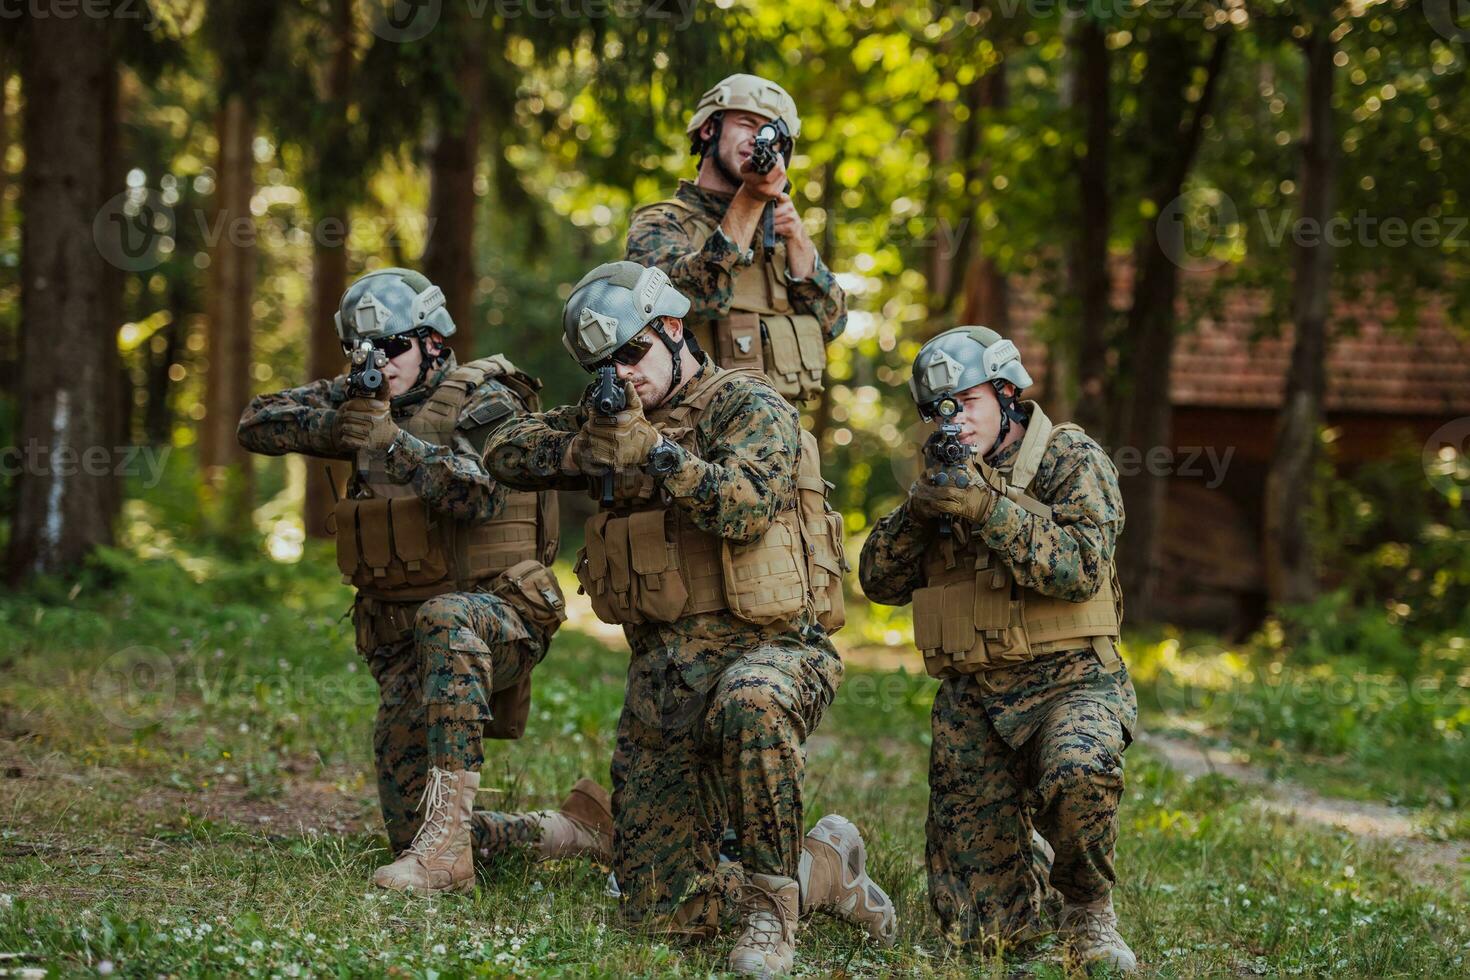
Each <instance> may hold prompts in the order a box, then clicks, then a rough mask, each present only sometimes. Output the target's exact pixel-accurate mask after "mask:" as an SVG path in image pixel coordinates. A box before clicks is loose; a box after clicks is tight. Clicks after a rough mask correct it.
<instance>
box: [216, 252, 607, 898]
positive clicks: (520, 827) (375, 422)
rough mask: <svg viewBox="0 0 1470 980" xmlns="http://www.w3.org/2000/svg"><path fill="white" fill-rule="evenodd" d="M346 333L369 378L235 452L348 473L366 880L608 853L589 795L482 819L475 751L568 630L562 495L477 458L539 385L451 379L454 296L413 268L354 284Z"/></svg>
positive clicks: (595, 799) (515, 377)
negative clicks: (528, 852)
mask: <svg viewBox="0 0 1470 980" xmlns="http://www.w3.org/2000/svg"><path fill="white" fill-rule="evenodd" d="M336 323H337V332H338V335H339V337H340V338H341V340H342V344H343V348H344V350H346V351H348V352H352V351H357V357H358V359H359V361H360V362H361V365H362V369H361V370H359V371H354V373H353V375H352V376H351V377H349V376H348V375H341V376H338V377H336V378H333V379H331V380H329V381H316V382H313V383H311V384H308V385H305V386H303V387H300V388H292V389H289V390H287V391H281V392H277V393H275V394H270V395H261V396H259V397H257V398H255V399H254V400H253V401H252V402H251V403H250V405H249V407H247V408H246V410H245V414H244V416H243V417H242V418H241V419H240V427H239V439H240V443H241V445H243V446H244V447H245V448H246V449H249V450H251V451H252V452H257V453H263V454H265V455H269V456H279V455H282V454H284V453H288V452H298V453H304V454H307V455H310V456H319V457H324V458H328V459H348V460H352V461H353V462H354V463H355V464H356V465H355V467H354V471H353V474H352V477H351V479H350V481H349V484H348V487H347V496H346V497H345V498H344V499H342V500H340V501H339V502H338V503H337V506H336V511H335V513H334V515H333V519H334V522H335V533H336V537H337V543H338V548H337V558H338V566H339V567H340V568H341V570H342V573H343V577H344V580H346V581H349V582H351V583H352V584H353V585H355V586H356V587H357V589H358V592H357V598H356V601H355V603H354V605H353V610H352V615H353V623H354V626H355V627H356V633H357V649H358V653H359V655H360V656H362V657H363V659H364V660H365V661H366V662H367V664H368V667H369V669H370V670H371V671H372V674H373V678H374V679H375V680H376V681H377V683H378V690H379V705H378V717H377V725H376V728H375V731H374V735H373V748H374V752H375V755H376V758H377V770H378V797H379V802H380V803H381V805H382V810H383V820H384V823H385V824H386V825H387V830H388V839H389V843H390V844H391V846H392V849H393V853H394V855H395V856H396V857H397V860H395V861H394V862H393V863H392V864H390V865H388V866H386V867H383V868H379V869H378V871H377V873H376V874H375V875H374V878H373V880H374V882H375V883H376V884H378V885H380V886H382V887H385V888H392V889H398V890H412V891H417V892H421V893H422V892H429V891H441V890H446V889H454V890H465V889H468V888H471V887H473V885H474V869H473V854H472V848H473V851H474V852H477V853H479V854H482V855H487V856H488V855H491V854H494V853H498V852H499V851H500V850H503V849H504V848H505V847H507V846H510V845H512V844H516V843H525V844H530V845H532V846H534V847H536V848H538V849H539V851H540V853H541V854H542V856H546V857H553V856H565V855H572V854H583V853H593V854H596V853H599V852H605V851H606V849H607V847H608V846H609V844H610V831H611V814H610V811H609V804H608V801H607V798H606V797H607V794H606V791H605V790H603V789H601V787H599V786H597V785H596V784H595V783H592V782H591V781H588V780H583V781H582V782H580V783H579V784H578V785H577V786H576V787H575V788H574V790H573V792H572V793H571V794H570V796H569V797H568V798H567V801H566V803H564V804H563V807H562V809H561V810H560V811H541V812H539V813H535V814H524V815H511V816H502V815H499V814H494V813H487V812H484V811H475V810H473V806H472V804H473V801H474V795H475V791H476V789H477V788H478V786H479V779H480V773H479V770H480V766H481V764H482V762H483V753H482V742H481V740H482V737H484V736H486V735H488V736H490V737H496V738H518V737H519V736H520V734H521V730H522V728H523V727H524V724H525V718H526V712H527V709H528V706H529V700H530V678H531V671H532V668H534V667H535V666H536V664H537V663H538V662H539V661H540V660H541V658H542V657H543V656H544V655H545V653H546V646H547V643H548V642H549V641H550V639H551V636H552V634H553V633H554V632H555V631H556V629H557V627H558V626H559V625H560V624H561V622H562V621H563V620H564V619H565V618H566V615H565V612H564V605H563V601H562V596H561V593H560V590H559V588H558V587H557V583H556V579H555V577H554V576H553V575H552V574H551V573H550V571H549V570H548V569H547V567H546V566H547V565H549V564H550V563H551V561H552V559H553V558H554V556H555V554H556V549H557V529H556V524H555V515H556V503H555V498H554V496H553V495H552V494H550V493H548V494H543V495H540V496H539V497H538V496H537V495H535V494H527V493H516V492H513V491H511V490H509V489H508V488H507V487H505V486H502V485H501V484H499V483H497V482H496V481H495V480H494V479H493V478H492V477H491V476H490V474H489V473H488V472H487V471H486V469H485V467H484V465H483V463H482V461H481V451H482V450H483V448H484V446H485V441H486V438H487V436H488V434H489V432H490V431H491V430H492V429H494V427H495V426H496V425H498V424H499V423H500V422H502V421H504V420H505V419H507V418H510V417H511V416H514V415H519V414H521V413H523V412H525V411H527V410H528V409H530V408H533V407H535V399H536V394H535V393H536V391H537V389H539V388H540V383H539V382H537V381H535V380H534V379H532V378H530V377H529V376H527V375H525V374H522V373H521V372H520V371H518V370H516V368H515V367H514V366H513V365H512V364H511V363H510V362H509V361H507V360H506V359H505V358H503V357H499V356H496V357H493V358H486V359H483V360H478V361H472V362H470V363H468V364H465V365H459V364H457V363H456V361H455V358H454V354H453V352H452V351H450V350H449V348H448V347H447V346H446V345H445V339H446V338H448V337H450V336H452V335H453V334H454V329H455V328H454V322H453V320H451V319H450V317H449V312H448V310H446V309H445V308H444V295H443V293H442V292H441V291H440V290H439V288H438V287H437V286H433V285H431V284H430V283H429V281H428V280H427V279H425V278H424V277H423V276H422V275H420V274H418V273H416V272H412V271H409V270H405V269H384V270H380V271H377V272H372V273H369V274H368V275H366V276H364V277H362V278H361V279H359V280H358V281H357V282H355V283H354V284H353V285H352V286H351V287H350V288H349V289H348V290H347V292H346V294H345V295H344V296H343V297H342V302H341V304H340V308H339V311H338V313H337V318H336ZM374 382H377V385H376V388H377V390H376V391H371V393H370V389H371V388H373V387H374ZM355 387H357V388H361V389H362V390H355Z"/></svg>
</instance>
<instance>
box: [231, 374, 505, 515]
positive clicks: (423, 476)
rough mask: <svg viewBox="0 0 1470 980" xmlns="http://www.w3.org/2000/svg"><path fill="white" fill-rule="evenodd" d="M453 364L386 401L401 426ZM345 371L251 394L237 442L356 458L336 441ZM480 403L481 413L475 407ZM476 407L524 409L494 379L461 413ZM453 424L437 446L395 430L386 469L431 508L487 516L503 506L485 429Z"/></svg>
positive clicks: (491, 411) (273, 451)
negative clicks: (449, 437)
mask: <svg viewBox="0 0 1470 980" xmlns="http://www.w3.org/2000/svg"><path fill="white" fill-rule="evenodd" d="M455 366H456V364H455V359H454V355H453V354H452V353H451V354H449V355H448V356H447V357H446V358H445V360H444V362H443V364H442V365H441V367H440V368H439V369H438V370H436V371H434V372H433V374H431V375H430V376H429V378H428V379H427V380H426V383H425V384H424V385H422V386H420V387H419V388H417V389H415V390H413V391H411V392H408V393H407V394H405V395H402V396H400V397H398V398H395V399H393V402H392V415H393V419H394V421H396V422H398V423H399V424H402V423H403V422H404V421H405V420H407V419H408V418H410V417H412V416H413V414H414V413H415V412H417V411H418V410H419V409H420V408H421V407H422V406H423V403H424V400H425V399H426V398H427V397H428V395H429V393H430V392H431V391H432V390H433V389H434V387H435V386H437V385H438V384H439V383H440V382H441V381H442V380H443V379H444V377H445V376H446V375H448V374H449V372H450V371H452V370H454V368H455ZM349 398H350V396H349V395H348V393H347V376H346V375H345V374H344V375H338V376H337V377H335V378H332V379H330V380H322V381H313V382H312V383H311V384H308V385H302V386H301V387H299V388H289V389H287V390H285V391H278V392H275V393H272V394H267V395H257V396H256V397H255V398H254V399H252V400H251V402H250V404H249V405H248V406H247V407H246V409H245V414H244V415H243V416H241V418H240V426H239V429H238V432H237V434H238V436H239V439H240V444H241V445H242V446H244V447H245V448H246V449H248V450H249V451H251V452H253V453H260V454H262V455H264V456H283V455H285V454H286V453H305V454H306V455H308V456H321V457H324V458H327V459H349V460H350V459H356V457H357V453H356V451H354V450H351V449H347V448H345V447H342V446H339V445H337V440H336V436H335V435H334V429H335V428H336V420H337V409H338V408H340V407H341V405H342V403H343V402H345V401H348V400H349ZM482 409H484V410H485V411H481V410H482ZM477 411H480V415H479V417H481V418H485V417H491V418H496V419H497V420H498V418H499V417H503V416H506V415H511V414H515V413H517V412H523V411H525V406H524V405H523V404H522V403H521V400H520V398H519V397H518V396H517V395H516V394H515V393H514V392H513V391H511V390H510V388H508V387H506V386H505V385H503V384H501V383H500V382H499V381H495V380H486V381H485V383H484V384H482V385H480V387H479V388H478V389H476V390H475V391H474V392H472V393H471V394H470V397H469V400H468V401H467V402H466V403H465V405H464V408H463V409H462V410H461V412H460V417H461V418H467V417H469V416H470V415H472V414H474V413H476V412H477ZM492 427H493V425H491V426H483V427H481V428H480V429H478V430H465V429H456V430H455V432H454V443H453V445H450V446H436V445H433V444H432V443H428V442H425V441H424V440H422V439H419V438H417V437H415V436H412V435H409V434H408V433H407V432H404V433H400V434H399V436H398V440H397V443H396V448H395V449H394V450H393V452H392V453H390V454H388V455H387V457H386V460H385V463H384V465H385V471H386V472H387V474H388V476H389V477H391V478H392V479H393V480H395V481H397V482H400V483H406V484H409V485H411V486H412V487H413V489H414V493H416V494H417V495H418V496H420V497H422V498H423V499H424V502H425V503H427V504H428V505H429V506H430V507H432V508H433V509H435V510H438V511H443V512H445V513H448V514H451V515H453V516H454V517H458V518H463V519H466V520H476V521H488V520H490V519H491V518H492V517H494V516H495V515H496V514H499V513H500V511H501V509H502V508H503V507H504V506H505V497H506V491H505V488H503V487H501V486H500V485H499V484H497V483H496V482H495V481H494V480H493V479H492V478H491V477H490V474H489V473H488V472H487V471H486V470H485V467H484V464H483V463H481V461H480V450H481V449H482V448H483V447H484V444H485V438H486V436H487V435H488V431H487V430H488V429H489V428H492ZM357 479H358V477H357V473H356V470H355V468H354V472H353V474H352V476H351V477H350V480H349V483H348V486H347V494H348V496H352V495H353V494H354V493H356V492H357V491H358V489H359V485H358V482H357Z"/></svg>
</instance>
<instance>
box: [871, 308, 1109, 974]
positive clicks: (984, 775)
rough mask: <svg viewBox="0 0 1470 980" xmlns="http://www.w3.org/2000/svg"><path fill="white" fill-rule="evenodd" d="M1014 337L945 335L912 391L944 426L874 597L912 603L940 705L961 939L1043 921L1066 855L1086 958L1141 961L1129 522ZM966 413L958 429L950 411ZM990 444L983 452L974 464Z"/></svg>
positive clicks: (936, 735)
mask: <svg viewBox="0 0 1470 980" xmlns="http://www.w3.org/2000/svg"><path fill="white" fill-rule="evenodd" d="M1030 384H1031V377H1030V376H1029V375H1028V374H1027V373H1026V369H1025V368H1024V367H1023V366H1022V364H1021V359H1020V354H1019V352H1018V351H1017V350H1016V346H1015V344H1013V343H1012V342H1011V341H1009V340H1004V339H1002V338H1001V337H1000V335H999V334H997V333H996V332H995V331H993V330H989V329H986V328H984V327H960V328H957V329H954V330H950V331H947V332H945V333H943V334H940V335H939V336H938V337H935V338H934V339H933V340H931V341H929V342H928V343H927V344H925V345H924V346H923V348H922V349H921V350H920V351H919V355H918V357H917V358H916V359H915V360H914V369H913V379H912V381H911V382H910V391H911V392H912V394H913V397H914V401H915V402H916V404H917V405H918V407H919V412H920V414H921V415H922V416H923V417H924V418H925V419H926V420H933V419H934V418H935V416H936V415H938V416H940V417H941V418H942V420H943V422H944V425H943V426H942V427H941V430H940V431H939V432H936V433H935V434H934V436H933V437H931V441H930V443H929V444H928V445H927V446H926V456H927V457H929V459H930V460H931V466H930V467H929V469H928V471H927V472H926V473H925V474H924V475H922V476H921V477H920V478H919V479H918V480H917V481H916V482H915V483H914V485H913V487H912V488H911V490H910V491H909V497H908V499H907V500H906V501H905V502H904V503H902V504H900V505H899V506H898V508H897V509H895V510H894V511H893V512H892V513H890V514H888V515H887V516H886V517H884V518H883V519H882V520H880V521H879V522H878V524H877V526H876V527H875V528H874V529H873V532H872V534H871V535H870V536H869V537H868V540H867V543H866V544H865V545H864V547H863V552H862V560H861V572H860V574H861V580H862V587H863V591H864V592H865V593H867V596H868V598H870V599H872V600H873V601H874V602H881V603H886V604H889V605H900V604H903V603H907V602H912V603H913V604H914V640H915V643H916V644H917V646H918V647H919V649H920V650H921V651H922V652H923V654H924V664H925V667H926V668H927V669H928V671H929V673H930V674H931V675H933V676H935V677H938V678H940V680H941V683H940V687H939V693H938V695H937V696H936V698H935V700H934V711H933V746H932V749H931V755H930V767H929V789H930V798H929V821H928V827H927V835H928V848H927V864H928V873H929V898H930V902H931V903H932V904H933V906H934V910H935V912H936V913H938V915H939V918H940V920H941V921H942V922H943V923H944V925H945V927H946V929H947V930H948V931H949V932H950V933H951V934H952V935H954V936H956V937H957V938H959V939H961V940H973V939H995V938H1002V939H1007V940H1018V939H1023V938H1025V937H1028V936H1030V935H1034V934H1035V933H1036V932H1037V931H1038V930H1039V929H1040V922H1039V920H1040V913H1041V910H1042V905H1043V901H1044V895H1045V888H1046V885H1047V881H1046V880H1045V872H1044V865H1041V864H1040V863H1039V862H1037V861H1036V860H1034V858H1033V854H1032V846H1031V841H1032V826H1033V823H1034V824H1035V826H1036V827H1037V828H1038V829H1039V830H1040V831H1041V834H1042V835H1043V836H1044V837H1045V838H1046V840H1047V841H1049V842H1050V844H1051V845H1052V847H1053V848H1054V849H1055V852H1056V853H1055V863H1054V865H1053V867H1052V869H1051V873H1050V885H1051V886H1052V887H1054V888H1055V889H1056V890H1057V891H1059V892H1060V893H1061V896H1062V899H1063V903H1064V904H1063V907H1062V922H1061V931H1062V933H1063V935H1064V936H1065V937H1066V939H1067V940H1068V942H1069V944H1070V945H1071V947H1072V949H1073V950H1074V951H1075V953H1076V955H1077V956H1078V957H1079V958H1080V959H1082V960H1083V961H1085V962H1092V961H1102V962H1106V963H1109V964H1111V965H1113V966H1114V967H1117V968H1119V969H1122V970H1125V971H1126V970H1132V969H1134V968H1135V966H1136V961H1135V959H1134V956H1133V952H1132V950H1130V949H1129V948H1128V944H1127V943H1126V942H1124V941H1123V938H1122V936H1120V935H1119V933H1118V919H1117V916H1116V915H1115V913H1114V911H1113V903H1112V897H1111V895H1112V889H1113V884H1114V881H1115V875H1114V871H1113V845H1114V841H1115V840H1116V837H1117V830H1118V803H1119V800H1120V799H1121V797H1122V793H1123V751H1124V749H1125V748H1127V746H1128V744H1129V741H1130V740H1131V734H1130V733H1131V730H1132V728H1133V726H1134V724H1135V721H1136V719H1137V714H1138V706H1137V700H1136V698H1135V696H1134V692H1133V685H1132V682H1131V681H1130V680H1129V677H1128V672H1127V670H1126V669H1125V667H1124V666H1123V662H1122V661H1121V660H1120V659H1119V657H1118V653H1117V650H1116V647H1115V643H1116V641H1117V639H1118V629H1119V625H1120V620H1121V598H1120V593H1119V591H1118V583H1117V578H1116V576H1115V574H1114V567H1113V552H1114V548H1115V546H1116V544H1117V540H1118V534H1119V533H1120V532H1121V531H1122V529H1123V504H1122V500H1121V497H1120V494H1119V491H1118V483H1117V473H1116V470H1115V469H1114V467H1113V464H1112V462H1111V461H1110V460H1109V459H1108V457H1107V455H1106V454H1105V453H1104V452H1103V450H1102V448H1101V447H1099V446H1098V444H1097V443H1096V442H1094V441H1093V440H1092V439H1090V438H1088V436H1087V435H1086V433H1084V432H1083V431H1082V430H1081V429H1080V428H1079V427H1077V426H1076V425H1073V424H1070V423H1065V424H1053V423H1052V422H1051V421H1050V420H1049V419H1048V418H1047V417H1046V414H1045V413H1044V412H1042V410H1041V408H1040V407H1039V406H1038V405H1036V403H1034V402H1029V401H1028V402H1021V401H1019V400H1018V395H1019V393H1020V392H1021V391H1022V390H1023V389H1024V388H1026V387H1027V386H1028V385H1030ZM945 416H948V418H944V417H945ZM975 451H978V452H979V458H974V457H973V455H972V454H973V453H974V452H975Z"/></svg>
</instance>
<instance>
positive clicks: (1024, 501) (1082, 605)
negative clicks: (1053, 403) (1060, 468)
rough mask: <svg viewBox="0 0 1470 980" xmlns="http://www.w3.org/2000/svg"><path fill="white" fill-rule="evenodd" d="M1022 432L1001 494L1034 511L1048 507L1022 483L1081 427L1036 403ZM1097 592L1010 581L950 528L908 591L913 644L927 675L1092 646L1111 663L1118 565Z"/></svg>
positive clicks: (1118, 620) (984, 551) (1003, 569)
mask: <svg viewBox="0 0 1470 980" xmlns="http://www.w3.org/2000/svg"><path fill="white" fill-rule="evenodd" d="M1028 404H1030V405H1031V421H1030V423H1029V424H1028V425H1027V426H1026V436H1025V438H1024V439H1022V440H1021V449H1020V452H1019V453H1018V454H1017V456H1016V462H1015V466H1014V468H1013V469H1012V471H1011V475H1010V479H1009V488H1008V490H1007V494H1006V495H1007V496H1008V497H1009V498H1010V499H1011V500H1012V501H1014V502H1015V503H1017V504H1019V505H1020V506H1021V507H1023V508H1025V509H1026V510H1028V511H1030V512H1031V513H1033V514H1039V515H1042V516H1045V517H1050V516H1051V508H1050V507H1049V506H1047V505H1046V504H1044V503H1042V502H1041V501H1039V500H1037V499H1036V498H1035V497H1033V496H1031V495H1030V494H1029V493H1028V492H1027V489H1028V488H1029V487H1030V485H1031V481H1032V480H1033V479H1035V477H1036V471H1037V469H1038V468H1039V467H1040V466H1041V460H1042V457H1043V455H1044V454H1045V452H1046V447H1047V444H1048V443H1049V442H1050V441H1051V438H1052V437H1053V436H1054V435H1056V434H1057V433H1060V432H1065V431H1074V432H1080V431H1082V430H1081V429H1080V428H1079V427H1078V426H1076V425H1074V424H1072V423H1064V424H1062V425H1057V426H1053V425H1052V423H1051V420H1050V419H1048V418H1047V417H1046V413H1044V412H1043V411H1042V410H1041V407H1040V406H1038V405H1036V404H1035V403H1034V402H1031V403H1028ZM1106 574H1107V577H1106V578H1105V579H1104V580H1103V585H1102V588H1100V589H1099V590H1098V592H1097V595H1095V596H1093V597H1092V598H1091V599H1088V600H1087V601H1086V602H1068V601H1067V600H1065V599H1057V598H1054V597H1052V596H1046V595H1042V594H1041V593H1040V592H1037V591H1036V590H1034V589H1029V588H1025V587H1023V586H1020V585H1018V584H1017V583H1016V581H1015V579H1014V578H1013V577H1012V575H1011V571H1010V569H1009V568H1008V567H1007V566H1006V564H1005V563H1004V562H1003V561H1001V560H1000V559H999V558H998V557H997V556H996V555H995V554H994V553H993V552H992V551H991V550H990V549H989V547H987V546H986V544H985V542H984V541H982V540H980V537H979V535H971V534H968V532H967V529H965V528H961V527H956V528H955V534H954V535H953V536H952V537H950V538H948V539H946V540H945V541H944V542H943V543H941V544H939V545H938V546H936V547H934V548H932V549H930V551H929V552H928V553H927V554H926V555H925V556H924V582H925V587H924V588H922V589H917V590H915V592H914V644H915V646H917V647H918V648H919V650H920V651H921V652H922V653H923V654H924V667H925V669H926V670H927V671H928V672H929V674H930V675H931V676H933V677H952V676H954V675H956V674H973V673H979V672H981V671H985V670H990V669H993V668H996V667H1006V666H1011V665H1014V664H1017V663H1022V662H1024V661H1027V660H1031V659H1033V658H1036V657H1041V656H1045V655H1046V654H1049V653H1058V652H1060V651H1063V650H1078V649H1083V648H1086V647H1089V646H1091V647H1092V648H1093V649H1095V650H1097V652H1098V655H1099V656H1100V657H1102V658H1103V660H1104V663H1105V664H1109V665H1112V664H1116V663H1117V662H1118V660H1117V653H1116V651H1115V649H1114V647H1113V643H1114V642H1115V641H1116V640H1117V638H1118V630H1119V627H1120V626H1121V625H1122V621H1123V597H1122V592H1121V590H1120V589H1119V588H1118V578H1117V570H1116V568H1115V567H1114V566H1113V564H1112V563H1109V565H1108V568H1107V570H1106Z"/></svg>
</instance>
